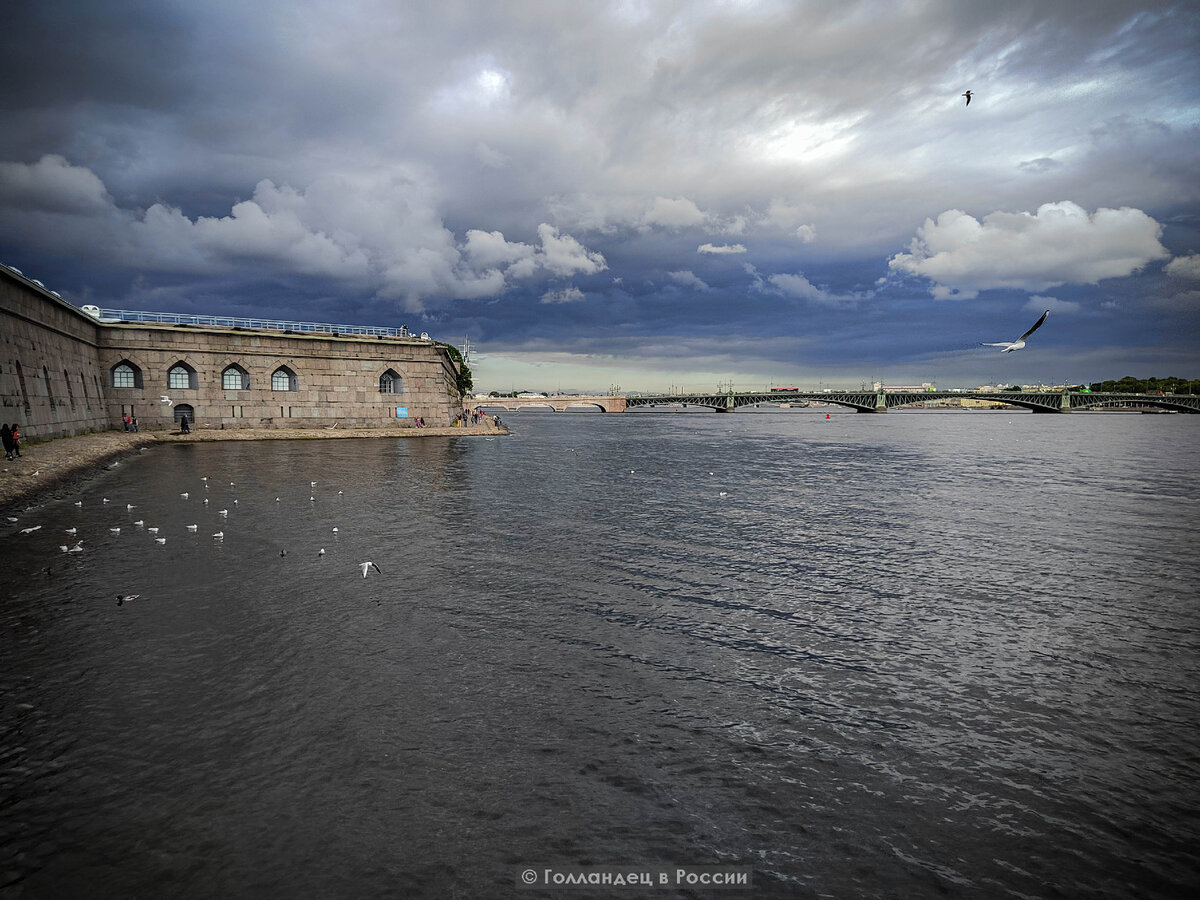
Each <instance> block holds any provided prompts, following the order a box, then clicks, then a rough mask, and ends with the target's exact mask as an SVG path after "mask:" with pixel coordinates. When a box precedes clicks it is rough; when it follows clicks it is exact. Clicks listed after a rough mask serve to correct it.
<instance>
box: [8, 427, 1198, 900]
mask: <svg viewBox="0 0 1200 900" xmlns="http://www.w3.org/2000/svg"><path fill="white" fill-rule="evenodd" d="M512 418H513V421H514V423H515V428H516V433H515V434H514V435H513V436H511V437H509V438H500V439H489V440H485V439H482V438H456V439H451V438H429V439H422V440H391V439H378V440H341V441H312V442H304V441H298V442H273V441H272V442H256V443H225V444H208V445H186V446H182V445H172V446H163V447H158V448H155V449H153V450H150V451H148V452H146V453H144V454H142V455H140V456H138V457H135V458H132V459H128V460H126V461H125V462H123V463H121V464H120V465H118V466H116V467H115V468H113V469H112V470H111V471H109V472H107V473H105V475H103V476H102V477H100V478H97V479H96V480H95V481H93V482H91V483H90V484H89V485H87V486H86V487H84V488H83V489H81V490H80V492H79V494H78V496H76V497H73V498H68V499H64V500H62V501H56V502H54V503H52V504H49V505H47V506H43V507H40V508H37V509H33V510H29V511H27V512H25V513H23V514H22V515H21V516H20V519H21V521H20V522H18V523H15V524H13V523H7V522H6V523H0V551H2V553H3V564H4V572H5V576H4V600H3V605H2V607H0V625H2V629H3V630H2V635H0V640H2V644H0V651H2V655H0V701H2V704H3V706H2V708H0V846H2V847H3V850H2V851H0V852H2V853H3V856H2V857H0V885H3V886H4V887H3V892H4V894H5V895H6V896H13V897H56V898H57V897H100V896H114V897H115V896H121V897H163V896H172V897H232V896H244V897H268V898H273V897H280V898H283V897H299V896H303V897H352V896H355V897H357V896H361V897H367V896H372V897H379V896H395V897H413V896H422V897H502V896H509V895H516V896H536V895H537V892H531V891H527V890H523V889H521V888H519V887H517V885H516V878H517V873H518V872H520V871H521V870H522V869H524V868H526V867H534V868H538V869H541V868H543V867H546V866H582V865H592V866H602V865H619V866H624V867H634V868H636V867H638V866H664V865H675V864H690V865H705V866H713V865H730V866H733V865H738V866H750V867H751V868H752V870H753V884H754V887H753V891H752V893H753V895H754V896H764V897H818V896H828V897H857V896H864V897H923V896H979V897H1084V896H1086V897H1114V898H1117V897H1121V898H1124V897H1129V896H1139V897H1172V896H1187V895H1189V889H1190V888H1191V887H1194V885H1195V884H1196V883H1197V882H1198V881H1200V863H1198V861H1197V849H1196V848H1197V846H1200V788H1198V787H1197V785H1198V784H1200V751H1198V749H1197V735H1198V733H1200V729H1198V725H1200V681H1198V680H1197V674H1198V673H1197V668H1198V665H1197V663H1198V654H1197V650H1198V643H1200V637H1198V634H1200V630H1198V615H1197V610H1198V605H1197V600H1196V593H1197V584H1200V564H1198V563H1197V547H1198V546H1200V541H1198V540H1197V539H1198V538H1200V524H1198V523H1200V517H1198V515H1197V513H1198V511H1200V474H1198V473H1197V469H1196V467H1195V464H1194V461H1193V459H1192V454H1191V451H1192V450H1193V449H1194V448H1195V446H1196V435H1197V431H1196V429H1197V424H1198V423H1197V421H1196V420H1195V419H1193V418H1192V417H1189V416H1182V415H1178V416H1130V415H1105V414H1076V415H1072V416H1037V415H1031V414H1015V413H1013V414H1010V413H979V414H972V413H960V414H926V413H890V414H888V415H886V416H869V415H852V414H834V415H833V417H832V418H831V419H828V420H826V419H825V418H824V416H823V415H817V414H813V413H811V412H810V413H801V412H792V413H771V414H767V413H752V412H747V413H737V414H734V415H690V414H676V415H672V414H627V415H623V416H615V415H610V416H603V415H574V414H544V415H538V414H536V413H533V414H530V413H522V414H519V415H514V416H512ZM32 449H33V450H34V451H35V452H36V448H32ZM202 476H207V477H208V481H207V482H203V481H202V480H201V478H202ZM313 481H315V482H317V484H316V485H315V486H314V485H311V484H310V482H313ZM183 492H187V493H188V495H189V496H188V498H187V499H184V498H183V497H181V496H180V494H181V493H183ZM105 498H107V499H108V501H109V502H108V503H105V502H103V500H104V499H105ZM205 499H207V500H208V501H209V502H208V503H207V504H205V503H204V502H203V501H204V500H205ZM76 500H77V501H80V502H81V503H82V506H79V507H76V506H75V505H73V504H74V502H75V501H76ZM129 504H132V505H133V506H134V508H133V509H128V508H127V506H128V505H129ZM220 510H227V515H226V516H222V515H220V514H219V511H220ZM138 521H141V522H142V525H141V526H138V525H136V524H135V523H136V522H138ZM39 524H40V525H41V526H42V528H41V529H40V530H39V531H36V532H32V533H30V534H21V533H20V529H21V528H25V527H30V526H32V525H39ZM189 524H195V525H196V526H197V527H196V530H195V531H194V532H190V531H188V530H187V528H186V526H187V525H189ZM70 527H75V528H77V529H78V533H77V536H75V537H70V536H68V535H66V534H64V530H65V529H67V528H70ZM151 527H154V528H158V529H159V531H158V532H157V534H156V535H155V534H151V533H149V532H148V529H149V528H151ZM112 528H120V531H119V532H114V531H111V530H110V529H112ZM335 528H336V529H337V531H336V532H335V531H334V529H335ZM218 531H219V532H223V534H224V537H223V539H217V538H214V537H213V536H212V535H213V534H214V533H216V532H218ZM156 536H157V537H161V538H165V539H166V542H165V543H163V544H159V543H157V542H156V541H155V537H156ZM79 538H82V539H83V541H84V544H83V547H84V551H83V552H81V553H63V552H62V551H61V550H60V549H59V545H60V544H63V545H69V544H73V543H74V541H75V540H77V539H79ZM322 548H323V549H324V550H325V551H326V552H325V553H324V555H319V554H318V551H319V550H321V549H322ZM283 550H286V551H287V554H286V555H281V551H283ZM365 561H372V562H374V563H376V565H377V566H378V567H379V569H380V570H381V574H379V573H376V572H375V571H374V570H371V571H370V572H369V576H368V577H366V578H363V577H362V575H361V572H360V564H361V563H362V562H365ZM130 593H132V594H139V595H140V597H139V599H137V600H135V601H132V602H130V603H127V604H124V605H121V606H118V605H117V603H116V602H115V597H116V595H117V594H130ZM713 894H714V895H716V894H721V895H726V894H731V892H720V891H716V892H713ZM661 895H665V894H660V896H661ZM731 895H739V894H731ZM740 896H746V894H745V892H742V893H741V894H740Z"/></svg>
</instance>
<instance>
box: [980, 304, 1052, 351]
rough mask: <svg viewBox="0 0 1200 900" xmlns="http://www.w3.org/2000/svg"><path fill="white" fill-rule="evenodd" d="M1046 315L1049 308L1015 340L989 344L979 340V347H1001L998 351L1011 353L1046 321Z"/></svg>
mask: <svg viewBox="0 0 1200 900" xmlns="http://www.w3.org/2000/svg"><path fill="white" fill-rule="evenodd" d="M1048 315H1050V310H1046V311H1045V312H1044V313H1042V317H1041V318H1040V319H1038V320H1037V321H1036V322H1034V323H1033V327H1032V328H1030V329H1029V330H1028V331H1027V332H1025V333H1024V334H1023V335H1021V336H1020V337H1019V338H1017V339H1016V340H1015V341H999V342H996V343H991V344H988V343H984V342H983V341H980V342H979V345H980V346H981V347H1003V348H1004V349H1003V350H1001V351H1000V352H1001V353H1011V352H1012V351H1014V350H1020V349H1021V348H1022V347H1024V346H1025V339H1026V338H1027V337H1029V336H1030V335H1031V334H1033V333H1034V332H1035V331H1037V330H1038V329H1039V328H1041V327H1042V323H1043V322H1045V321H1046V316H1048Z"/></svg>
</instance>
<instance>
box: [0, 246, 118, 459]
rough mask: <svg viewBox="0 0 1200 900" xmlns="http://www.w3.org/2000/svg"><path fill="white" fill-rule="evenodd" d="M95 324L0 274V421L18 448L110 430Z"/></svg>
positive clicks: (23, 282)
mask: <svg viewBox="0 0 1200 900" xmlns="http://www.w3.org/2000/svg"><path fill="white" fill-rule="evenodd" d="M99 330H100V326H99V325H98V323H97V322H96V321H95V320H94V319H92V318H91V317H89V316H86V315H84V314H83V313H82V312H80V311H79V310H78V309H76V308H75V307H74V306H72V305H71V304H69V303H67V302H65V301H64V300H62V299H60V298H58V297H56V296H54V295H53V294H51V293H50V292H49V291H47V290H45V289H44V288H41V287H39V286H38V285H36V284H34V283H33V282H32V281H30V280H29V279H27V278H24V277H23V276H20V275H17V274H16V273H15V272H12V271H10V270H9V269H7V268H5V267H3V266H0V421H2V422H6V423H8V424H9V425H11V424H13V423H14V422H16V423H17V424H18V425H19V426H20V429H21V437H22V439H23V440H31V439H34V438H46V437H59V436H63V435H72V434H84V433H86V432H89V431H103V430H105V429H107V428H111V427H112V420H111V419H110V417H109V409H108V402H107V397H106V391H105V388H104V381H103V378H102V377H101V372H100V368H99V356H98V353H97V334H98V332H99Z"/></svg>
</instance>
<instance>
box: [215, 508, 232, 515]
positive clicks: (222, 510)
mask: <svg viewBox="0 0 1200 900" xmlns="http://www.w3.org/2000/svg"><path fill="white" fill-rule="evenodd" d="M217 515H218V516H227V515H229V510H227V509H218V510H217Z"/></svg>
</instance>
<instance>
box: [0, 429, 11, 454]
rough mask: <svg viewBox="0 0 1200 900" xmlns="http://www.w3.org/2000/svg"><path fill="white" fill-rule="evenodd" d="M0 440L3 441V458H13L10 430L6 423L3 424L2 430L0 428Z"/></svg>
mask: <svg viewBox="0 0 1200 900" xmlns="http://www.w3.org/2000/svg"><path fill="white" fill-rule="evenodd" d="M0 439H3V441H4V458H5V459H12V458H13V455H12V451H13V440H12V429H11V428H9V427H8V423H7V422H5V423H4V427H3V428H0Z"/></svg>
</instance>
